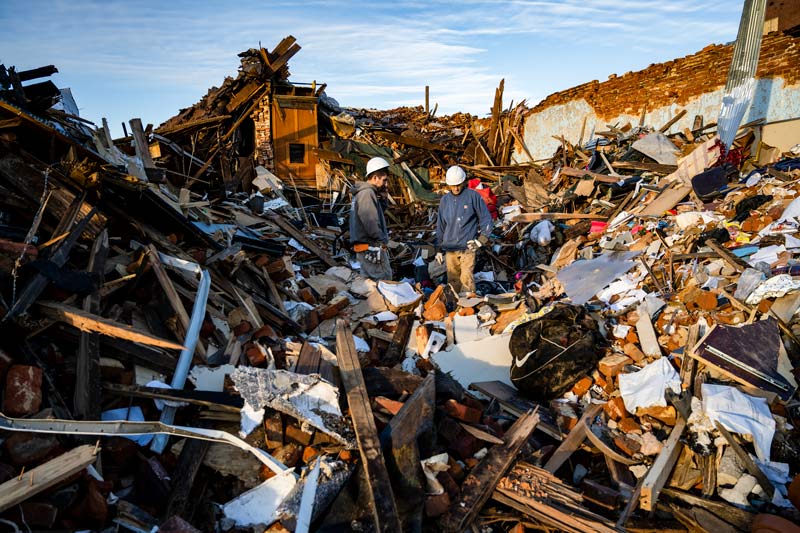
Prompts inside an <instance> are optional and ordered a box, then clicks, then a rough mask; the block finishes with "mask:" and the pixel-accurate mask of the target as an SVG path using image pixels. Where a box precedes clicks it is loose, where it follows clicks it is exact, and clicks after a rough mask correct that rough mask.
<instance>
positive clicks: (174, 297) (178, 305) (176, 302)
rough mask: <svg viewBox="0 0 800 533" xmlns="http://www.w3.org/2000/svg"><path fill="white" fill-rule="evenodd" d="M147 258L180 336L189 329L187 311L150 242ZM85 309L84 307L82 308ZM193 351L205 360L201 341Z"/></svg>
mask: <svg viewBox="0 0 800 533" xmlns="http://www.w3.org/2000/svg"><path fill="white" fill-rule="evenodd" d="M147 251H148V252H149V254H148V260H149V261H150V266H151V267H153V273H154V274H155V275H156V278H157V279H158V283H159V285H161V288H162V289H163V290H164V295H165V296H166V297H167V301H168V302H169V304H170V306H172V310H173V311H175V314H176V315H177V316H178V322H180V325H181V327H180V329H179V330H178V332H179V333H180V336H184V335H186V331H187V330H188V329H189V313H187V312H186V307H184V305H183V301H182V300H181V298H180V296H178V291H176V290H175V285H173V284H172V280H171V279H169V276H168V275H167V271H166V269H165V268H164V264H163V263H162V262H161V258H160V257H159V256H158V250H156V247H155V246H153V245H152V244H149V245H148V246H147ZM84 310H86V309H84ZM195 351H196V352H197V354H198V355H199V356H200V357H202V358H203V360H206V349H205V347H204V346H203V343H202V342H201V341H199V340H198V341H197V346H196V347H195Z"/></svg>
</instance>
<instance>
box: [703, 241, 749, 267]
mask: <svg viewBox="0 0 800 533" xmlns="http://www.w3.org/2000/svg"><path fill="white" fill-rule="evenodd" d="M706 246H708V247H709V248H711V249H712V250H714V251H715V252H716V253H717V255H718V256H720V257H721V258H722V259H723V261H725V262H726V263H728V265H729V266H730V267H731V268H733V269H734V270H736V272H737V273H740V274H741V273H742V272H744V271H745V269H747V268H750V265H748V264H747V263H746V262H745V261H744V260H742V259H741V258H739V257H736V256H735V255H734V254H733V252H731V251H730V250H728V249H727V248H723V247H722V246H721V245H720V244H719V243H718V242H717V241H716V240H715V239H708V240H707V241H706Z"/></svg>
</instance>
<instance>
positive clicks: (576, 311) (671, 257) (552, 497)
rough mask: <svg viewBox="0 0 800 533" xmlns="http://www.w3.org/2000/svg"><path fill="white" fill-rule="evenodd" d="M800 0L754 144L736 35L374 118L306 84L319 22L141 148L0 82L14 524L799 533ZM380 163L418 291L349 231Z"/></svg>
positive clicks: (65, 95) (1, 247)
mask: <svg viewBox="0 0 800 533" xmlns="http://www.w3.org/2000/svg"><path fill="white" fill-rule="evenodd" d="M777 3H780V2H777ZM772 4H776V2H772V3H771V5H772ZM770 9H772V7H771V8H770ZM792 9H793V7H791V6H790V7H788V8H786V9H783V10H779V12H778V16H775V17H773V16H770V15H769V13H768V15H767V16H766V20H767V28H768V29H769V30H770V33H767V34H766V35H765V36H764V38H763V44H762V48H761V49H762V54H763V55H762V59H763V60H764V61H762V62H759V71H758V72H759V74H758V76H760V78H759V79H760V80H778V79H779V80H780V81H774V83H773V82H770V83H773V85H772V86H773V87H779V89H780V90H779V92H777V93H775V95H776V97H777V98H776V99H775V100H772V101H770V102H769V104H768V105H765V106H761V107H759V105H760V104H759V103H758V102H759V97H758V96H756V99H755V101H756V105H755V106H754V107H753V109H755V110H756V111H753V113H762V112H763V113H762V115H763V116H755V115H753V116H752V117H748V119H747V120H745V121H744V124H742V125H741V127H740V128H738V129H737V130H736V131H735V132H734V133H735V135H734V140H733V142H732V144H731V145H730V146H725V145H723V144H722V143H721V142H720V140H719V136H718V128H717V126H716V125H715V124H713V123H712V122H710V121H711V120H712V117H714V113H713V112H712V110H711V109H712V108H711V107H709V106H710V105H711V104H703V103H702V102H710V101H711V100H712V99H713V98H716V99H717V106H718V105H719V100H720V98H721V93H719V92H718V93H716V94H717V96H714V97H712V96H708V94H711V93H712V92H713V91H718V90H719V88H720V87H722V86H723V85H724V79H723V78H721V76H722V75H721V74H719V73H718V72H717V71H719V72H723V71H727V67H726V66H723V67H719V68H718V69H717V71H715V74H714V77H713V78H712V77H706V78H705V79H706V80H707V82H702V83H700V82H699V80H700V79H703V77H702V76H697V75H694V74H693V75H689V74H688V73H689V72H697V71H693V70H691V69H693V68H704V69H705V68H706V67H705V66H703V65H706V61H707V60H708V59H707V58H711V59H712V60H713V61H719V62H720V63H721V64H724V61H725V58H726V57H729V56H730V55H731V54H733V53H734V52H733V50H732V49H731V47H730V46H712V47H709V48H707V49H705V50H704V51H701V52H700V53H699V54H697V55H696V56H690V57H689V58H685V59H684V60H676V62H673V63H670V64H667V65H665V66H653V67H650V68H648V69H646V70H645V71H643V72H641V73H634V74H628V75H625V76H621V77H619V78H614V79H612V80H609V81H608V82H605V83H602V84H597V83H592V84H588V85H585V86H580V87H578V88H575V89H572V90H568V91H565V92H562V93H557V94H556V95H551V96H550V97H548V98H546V99H545V100H544V101H543V102H542V103H540V104H538V105H537V106H534V107H533V108H531V109H528V107H527V105H526V104H525V103H524V102H522V103H518V104H517V105H516V106H513V107H509V108H506V107H504V104H503V83H502V82H501V83H500V85H499V87H498V89H497V91H496V93H495V98H494V102H493V106H492V109H491V112H490V114H489V115H488V116H487V117H484V118H479V117H474V116H471V115H468V114H455V115H451V116H444V117H437V116H436V110H435V108H434V110H430V109H429V108H428V109H426V108H423V107H422V106H420V107H418V108H400V109H394V110H388V111H376V110H362V109H345V108H342V107H341V106H339V105H338V103H336V102H335V101H334V100H333V99H331V98H329V97H328V96H327V95H326V94H325V89H326V87H325V86H324V84H320V85H317V84H316V83H311V84H307V85H303V84H295V83H292V82H290V81H289V72H288V66H287V65H288V61H289V59H291V57H293V56H294V55H295V54H296V53H297V52H298V51H299V50H300V46H299V44H298V43H296V42H295V39H294V38H292V37H287V38H286V39H283V40H282V41H281V42H280V43H278V44H277V45H276V47H275V48H274V49H273V50H272V51H270V50H268V49H266V48H259V49H252V50H248V51H246V52H243V53H242V54H240V57H241V68H240V69H239V71H238V72H237V74H236V77H231V78H227V79H226V80H224V81H223V83H222V84H221V85H220V87H218V88H212V89H211V90H209V93H208V94H207V95H206V96H205V97H204V98H203V99H201V101H200V102H198V103H196V104H195V105H193V106H191V107H189V108H187V109H184V110H182V111H180V112H179V113H178V114H177V115H176V116H175V117H173V118H171V119H169V120H167V121H166V122H165V123H164V124H162V125H160V126H158V127H154V126H152V125H143V124H142V123H141V121H139V120H137V119H133V120H131V121H130V123H129V125H130V128H131V129H130V132H126V137H125V138H122V139H112V138H111V135H110V132H109V130H108V127H107V125H106V124H103V125H100V126H99V127H97V126H94V125H92V124H90V123H87V121H85V120H84V119H82V118H80V117H79V116H78V113H77V106H75V105H74V101H73V100H72V97H71V95H70V93H69V92H66V91H64V90H59V89H58V88H57V87H56V86H55V84H53V83H52V82H51V81H49V80H47V81H44V82H42V81H38V80H41V79H42V78H47V77H49V76H51V75H53V74H55V73H56V69H55V67H44V68H41V69H35V70H33V71H23V72H17V71H16V70H14V69H13V68H9V69H6V68H5V67H3V68H0V186H2V188H3V195H2V198H1V199H0V210H1V211H2V220H3V225H2V226H0V279H1V280H2V281H1V282H2V286H1V287H2V293H1V294H2V302H0V304H2V315H3V318H2V323H1V324H0V327H1V328H2V329H3V333H4V335H2V337H0V371H1V372H2V376H0V378H1V379H0V383H2V392H3V406H2V413H3V416H2V417H0V428H2V430H3V432H2V438H3V442H2V452H1V453H0V483H2V485H0V513H2V514H0V519H1V520H3V523H4V524H9V527H12V526H13V528H16V529H18V530H22V528H24V527H25V526H26V525H27V526H28V528H29V529H39V530H59V529H61V530H64V529H67V530H77V529H94V530H102V531H111V530H130V531H152V530H153V529H154V528H158V530H160V531H196V530H203V531H217V530H220V531H255V530H258V531H264V530H267V531H276V532H278V531H296V532H301V531H310V530H315V531H341V530H363V531H373V530H376V531H399V530H404V531H428V530H444V531H468V530H476V529H477V530H481V531H524V530H526V529H531V530H548V531H553V530H557V531H575V532H583V531H624V530H629V531H653V530H661V531H673V530H675V531H684V530H687V531H711V530H720V531H729V530H735V531H763V530H768V529H767V528H769V527H772V528H773V529H772V530H783V531H789V530H791V529H790V528H792V527H796V525H795V524H796V523H797V521H798V517H799V516H800V514H799V512H798V505H800V501H799V498H798V491H799V490H800V481H799V479H800V478H798V473H799V472H798V464H800V461H798V457H800V448H798V445H797V443H798V439H797V431H798V430H797V427H798V423H800V410H799V409H798V402H797V400H796V391H797V381H796V380H797V377H798V370H797V369H798V368H800V364H798V362H800V340H798V338H799V337H800V320H798V318H797V311H798V309H800V283H798V281H797V280H796V279H794V278H795V274H796V272H797V270H796V269H797V259H796V258H797V256H798V253H800V244H799V243H800V241H798V238H799V237H798V236H797V234H798V233H800V222H798V221H800V218H798V217H800V207H798V205H800V204H798V202H800V148H798V147H797V146H795V145H796V144H797V142H794V144H791V143H792V142H793V141H792V139H794V137H792V135H794V134H795V133H794V132H795V130H794V129H792V128H791V126H792V124H795V125H796V124H797V117H798V116H800V113H793V112H792V109H793V108H792V107H791V106H792V105H793V104H791V102H792V101H793V100H792V98H794V97H795V96H793V95H795V94H796V92H795V91H796V85H797V80H795V78H794V77H793V76H794V73H793V70H792V69H791V68H787V67H785V65H787V64H788V65H791V64H792V63H793V62H794V64H795V65H796V54H797V53H798V50H800V47H798V46H797V37H795V36H793V30H792V26H791V24H790V21H791V20H792V19H791V14H792V13H793V11H792ZM787 13H788V15H786V14H787ZM764 62H766V63H764ZM693 65H694V66H693ZM697 65H701V67H698V66H697ZM687 69H688V70H687ZM654 76H655V77H654ZM686 78H693V79H695V80H696V81H697V82H698V83H699V85H697V86H696V87H694V88H692V87H690V86H688V85H687V86H686V87H683V86H682V85H681V80H684V79H686ZM705 83H707V84H705ZM766 84H768V82H766V81H765V82H763V83H762V82H759V85H758V87H762V86H766ZM631 87H635V88H636V90H633V89H631ZM670 87H672V89H670ZM760 90H762V89H757V90H756V94H757V95H758V94H759V93H758V91H760ZM763 90H766V89H763ZM776 90H777V89H776ZM647 91H651V92H650V93H648V92H647ZM672 93H674V94H672ZM704 95H705V96H704ZM698 102H700V103H698ZM645 103H646V104H647V105H645ZM701 105H706V107H703V108H701V107H697V106H701ZM587 106H588V107H587ZM677 106H681V109H678V108H677ZM692 106H695V107H692ZM759 109H761V111H758V110H759ZM776 109H777V111H776ZM556 111H557V112H558V113H559V114H560V115H563V116H566V117H568V118H569V120H568V121H566V122H563V123H562V122H557V123H553V120H554V119H553V118H552V117H553V116H554V115H555V112H556ZM776 113H784V114H785V116H784V115H779V114H776ZM697 116H700V117H701V119H700V120H699V121H698V119H697ZM584 119H585V120H584ZM783 128H786V130H784V129H783ZM128 133H130V135H128ZM553 135H555V136H556V137H558V140H556V141H555V143H554V144H553V143H552V141H553V139H552V136H553ZM773 139H774V140H773ZM768 141H769V142H768ZM373 156H382V157H385V158H387V160H390V161H391V162H392V163H393V164H392V166H391V172H392V175H393V176H394V179H392V181H391V183H390V186H389V196H390V208H389V210H388V211H387V217H388V222H389V226H390V229H391V231H392V241H391V242H390V244H389V246H390V249H391V253H392V258H393V262H394V266H395V271H396V272H399V273H400V277H401V278H402V279H401V280H399V281H390V280H385V281H380V282H377V283H376V282H373V281H370V280H368V279H365V278H364V277H362V276H361V275H360V273H359V271H358V266H357V265H354V264H353V263H352V262H351V258H350V256H349V253H348V250H347V248H348V246H347V235H346V233H345V232H344V231H343V227H345V226H344V224H343V222H344V221H346V218H347V216H348V209H349V202H348V195H349V186H350V185H351V184H352V183H353V181H354V180H357V179H359V176H360V175H363V169H364V165H365V162H366V161H367V160H368V159H369V158H370V157H373ZM456 163H457V164H460V165H462V166H463V167H464V168H466V169H467V170H468V171H470V172H471V173H472V175H473V176H475V177H477V178H480V180H482V181H483V184H484V186H487V187H490V188H491V189H492V191H493V192H494V194H495V195H496V196H497V211H498V218H497V220H496V221H495V223H494V229H493V244H492V246H490V247H487V249H485V250H483V251H482V252H481V254H480V257H479V261H478V267H477V272H476V279H477V281H478V283H477V291H476V292H477V294H476V295H474V296H470V297H458V295H456V294H454V293H453V291H451V290H449V289H448V288H447V286H446V284H445V283H443V282H442V274H443V273H442V269H441V267H438V266H437V264H436V263H435V262H434V261H433V260H432V259H433V254H434V251H435V246H434V242H433V225H434V221H435V208H436V205H437V201H438V198H439V190H438V189H439V188H440V185H441V182H442V176H443V170H444V169H445V168H446V167H447V166H448V165H450V164H456ZM759 528H761V529H759Z"/></svg>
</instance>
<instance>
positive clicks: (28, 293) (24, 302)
mask: <svg viewBox="0 0 800 533" xmlns="http://www.w3.org/2000/svg"><path fill="white" fill-rule="evenodd" d="M82 205H83V197H80V198H78V197H76V198H75V201H74V202H73V207H74V209H71V211H72V212H74V213H75V215H77V213H78V212H79V210H80V207H81V206H82ZM96 213H97V208H92V210H91V211H89V214H88V215H86V216H85V217H83V219H82V220H81V221H80V222H79V223H78V224H77V225H76V226H75V228H73V229H72V231H71V232H70V234H69V236H68V237H67V238H66V239H64V241H63V242H62V243H61V244H60V245H59V247H58V250H56V251H55V252H54V253H53V255H52V256H51V257H50V258H49V260H50V262H52V263H55V265H56V266H58V267H62V266H64V264H66V262H67V259H68V257H69V253H70V251H71V250H72V247H73V246H75V243H77V242H78V237H80V235H81V233H83V231H84V230H85V229H86V227H87V225H88V224H89V221H91V219H92V218H93V217H94V215H95V214H96ZM67 218H72V220H74V216H72V217H70V216H69V215H68V217H67ZM69 225H70V226H71V225H72V223H71V222H70V224H69ZM67 229H68V228H67ZM48 283H49V281H48V279H47V278H46V277H45V276H44V275H43V274H41V273H37V274H36V275H35V276H34V277H33V278H32V279H31V280H30V281H29V282H28V284H27V285H26V286H25V288H24V289H23V290H22V293H21V294H20V296H19V298H18V299H17V301H16V302H14V305H13V306H12V307H11V309H9V310H8V313H7V314H6V316H5V317H3V320H4V321H7V320H11V319H12V318H15V317H17V316H19V315H22V314H24V313H25V312H26V311H27V310H28V308H29V307H30V306H31V304H33V302H34V301H36V299H37V298H38V297H39V295H40V294H41V293H42V291H43V290H44V289H45V287H47V284H48Z"/></svg>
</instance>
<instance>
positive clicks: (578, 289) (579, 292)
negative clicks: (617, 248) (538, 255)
mask: <svg viewBox="0 0 800 533" xmlns="http://www.w3.org/2000/svg"><path fill="white" fill-rule="evenodd" d="M640 253H641V252H607V253H604V254H603V255H601V256H600V257H597V258H595V259H589V260H582V261H575V262H574V263H572V264H571V265H568V266H566V267H564V268H562V269H561V270H559V272H558V274H556V277H557V278H558V281H560V282H561V284H562V285H563V286H564V292H566V293H567V296H569V297H570V300H572V304H573V305H583V304H585V303H586V302H588V301H589V300H590V299H591V298H592V296H594V295H595V294H597V293H598V292H600V291H601V290H603V288H604V287H606V286H607V285H609V284H610V283H611V282H612V281H614V280H615V279H617V278H618V277H620V276H622V275H623V274H625V273H626V272H627V271H628V270H630V269H631V268H633V267H634V266H636V264H637V263H635V262H634V261H632V259H633V258H634V257H636V256H637V255H639V254H640Z"/></svg>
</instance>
